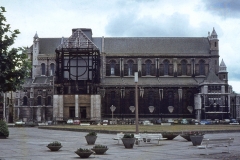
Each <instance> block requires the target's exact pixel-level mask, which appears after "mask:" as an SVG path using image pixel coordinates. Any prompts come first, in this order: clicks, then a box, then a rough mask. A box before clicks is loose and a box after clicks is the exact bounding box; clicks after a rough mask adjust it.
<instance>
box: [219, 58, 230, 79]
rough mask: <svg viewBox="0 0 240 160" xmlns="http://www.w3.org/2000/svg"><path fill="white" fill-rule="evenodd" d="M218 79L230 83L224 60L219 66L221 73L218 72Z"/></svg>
mask: <svg viewBox="0 0 240 160" xmlns="http://www.w3.org/2000/svg"><path fill="white" fill-rule="evenodd" d="M218 77H219V79H220V80H222V81H225V82H226V83H228V72H227V67H226V65H225V63H224V61H223V59H222V62H221V64H220V66H219V72H218Z"/></svg>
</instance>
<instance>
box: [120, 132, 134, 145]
mask: <svg viewBox="0 0 240 160" xmlns="http://www.w3.org/2000/svg"><path fill="white" fill-rule="evenodd" d="M122 142H123V144H124V147H125V148H129V149H131V148H133V146H134V142H135V138H134V134H124V136H123V138H122Z"/></svg>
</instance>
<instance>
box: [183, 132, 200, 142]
mask: <svg viewBox="0 0 240 160" xmlns="http://www.w3.org/2000/svg"><path fill="white" fill-rule="evenodd" d="M196 135H197V136H203V135H204V133H202V132H198V131H191V132H185V133H182V134H180V136H181V137H183V138H184V139H186V140H187V141H191V138H190V137H191V136H196Z"/></svg>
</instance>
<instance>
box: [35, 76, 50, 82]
mask: <svg viewBox="0 0 240 160" xmlns="http://www.w3.org/2000/svg"><path fill="white" fill-rule="evenodd" d="M52 79H53V76H50V77H47V76H39V77H35V79H34V80H33V83H38V84H49V83H50V80H52Z"/></svg>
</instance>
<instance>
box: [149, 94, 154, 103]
mask: <svg viewBox="0 0 240 160" xmlns="http://www.w3.org/2000/svg"><path fill="white" fill-rule="evenodd" d="M148 104H149V106H154V93H153V91H149V92H148Z"/></svg>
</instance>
